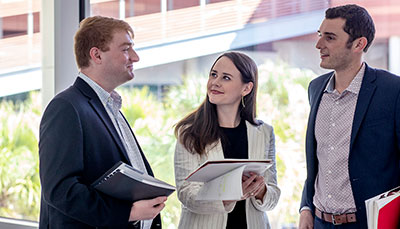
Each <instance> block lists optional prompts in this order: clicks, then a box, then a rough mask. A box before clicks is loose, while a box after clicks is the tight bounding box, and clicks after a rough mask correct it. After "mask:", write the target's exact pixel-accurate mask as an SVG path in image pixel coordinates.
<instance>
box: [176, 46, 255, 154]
mask: <svg viewBox="0 0 400 229" xmlns="http://www.w3.org/2000/svg"><path fill="white" fill-rule="evenodd" d="M223 56H225V57H227V58H229V59H230V60H231V61H232V62H233V64H234V65H235V67H236V68H237V69H238V70H239V72H240V75H241V79H242V82H243V83H249V82H252V83H253V89H252V91H251V92H250V93H249V94H248V95H246V96H245V97H244V104H245V106H244V107H243V106H242V104H241V103H240V105H239V112H240V117H241V118H242V119H244V120H247V121H248V122H250V123H251V124H253V125H257V123H256V120H255V117H256V96H257V82H258V69H257V65H256V63H255V62H254V61H253V60H252V59H251V58H250V57H249V56H247V55H246V54H244V53H241V52H233V51H232V52H226V53H223V54H222V55H220V56H219V57H218V58H217V59H216V60H215V62H214V64H213V65H212V66H211V70H212V69H213V67H214V65H215V63H216V62H217V61H218V60H219V59H220V58H221V57H223ZM211 70H210V72H211ZM175 136H176V137H177V139H178V141H180V143H181V144H183V146H184V147H185V148H186V149H187V150H188V151H189V152H191V153H198V154H200V155H202V154H204V153H206V152H205V148H206V146H207V145H211V144H212V143H214V142H216V141H217V140H219V139H220V138H221V136H222V133H221V130H220V129H219V123H218V116H217V108H216V105H215V104H212V103H210V101H209V99H208V95H207V96H206V98H205V100H204V101H203V102H202V104H201V105H200V106H199V107H198V108H197V109H196V110H194V111H193V112H191V113H190V114H188V115H187V116H186V117H185V118H183V119H182V120H181V121H179V122H178V123H177V124H176V127H175Z"/></svg>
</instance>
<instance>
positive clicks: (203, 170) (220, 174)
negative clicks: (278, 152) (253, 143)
mask: <svg viewBox="0 0 400 229" xmlns="http://www.w3.org/2000/svg"><path fill="white" fill-rule="evenodd" d="M271 165H272V161H271V160H251V159H247V160H246V159H241V160H236V159H224V160H218V161H206V162H205V163H203V164H202V165H200V166H199V167H198V168H197V169H196V170H195V171H193V172H192V173H191V174H189V175H188V176H187V177H186V179H185V180H187V181H197V182H203V183H204V184H203V186H202V188H201V189H200V190H199V193H198V194H197V196H196V199H197V200H240V199H241V198H242V197H243V190H242V176H243V175H245V176H250V175H249V174H250V172H252V173H255V174H258V175H263V173H264V172H265V171H266V170H267V169H268V168H269V167H270V166H271Z"/></svg>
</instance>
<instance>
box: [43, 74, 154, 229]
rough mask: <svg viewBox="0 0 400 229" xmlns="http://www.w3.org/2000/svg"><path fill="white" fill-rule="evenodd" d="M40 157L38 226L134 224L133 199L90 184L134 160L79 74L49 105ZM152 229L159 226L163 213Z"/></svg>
mask: <svg viewBox="0 0 400 229" xmlns="http://www.w3.org/2000/svg"><path fill="white" fill-rule="evenodd" d="M139 149H140V146H139ZM140 153H141V154H142V157H143V160H144V163H145V165H146V168H147V171H148V172H149V173H150V174H151V175H153V174H152V171H151V168H150V165H149V163H148V162H147V160H146V158H145V156H144V155H143V152H142V150H141V149H140ZM39 158H40V170H39V172H40V181H41V185H42V195H41V207H40V224H39V225H40V228H52V229H54V228H74V229H76V228H133V226H132V225H131V224H128V219H129V213H130V209H131V206H132V203H130V202H126V201H121V200H118V199H115V198H112V197H109V196H107V195H105V194H102V193H100V192H98V191H96V190H94V189H93V188H91V186H90V184H91V183H92V182H94V181H95V180H96V179H97V178H98V177H100V176H101V175H102V174H103V173H105V172H106V171H107V170H108V169H110V168H111V167H112V166H113V165H114V164H115V163H117V162H118V161H123V162H125V163H127V164H130V162H129V159H128V156H127V153H126V151H125V148H124V147H123V144H122V142H121V139H120V138H119V135H118V133H117V131H116V129H115V128H114V126H113V123H112V121H111V119H110V117H109V115H108V114H107V112H106V110H105V108H104V106H103V104H102V103H101V101H100V99H99V98H98V96H97V94H96V93H95V91H94V90H93V89H92V88H91V87H90V86H89V85H88V84H87V83H86V82H85V81H84V80H82V79H81V78H77V80H76V81H75V83H74V85H73V86H71V87H70V88H68V89H66V90H65V91H63V92H61V93H60V94H58V95H57V96H56V97H55V98H54V99H53V100H52V101H51V102H50V104H49V105H48V106H47V108H46V110H45V112H44V114H43V117H42V121H41V123H40V141H39ZM152 228H161V219H160V216H159V215H158V216H157V217H156V218H155V219H154V221H153V226H152Z"/></svg>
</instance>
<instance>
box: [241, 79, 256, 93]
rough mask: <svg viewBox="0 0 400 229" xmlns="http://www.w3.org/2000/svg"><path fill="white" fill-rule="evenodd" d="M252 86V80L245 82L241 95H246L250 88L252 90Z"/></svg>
mask: <svg viewBox="0 0 400 229" xmlns="http://www.w3.org/2000/svg"><path fill="white" fill-rule="evenodd" d="M253 86H254V84H253V82H249V83H246V84H245V85H244V89H243V92H242V96H246V95H248V94H250V92H251V90H253Z"/></svg>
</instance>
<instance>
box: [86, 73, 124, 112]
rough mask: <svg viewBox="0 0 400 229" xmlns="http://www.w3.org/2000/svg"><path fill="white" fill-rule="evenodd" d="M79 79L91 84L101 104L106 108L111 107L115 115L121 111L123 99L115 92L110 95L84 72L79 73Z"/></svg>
mask: <svg viewBox="0 0 400 229" xmlns="http://www.w3.org/2000/svg"><path fill="white" fill-rule="evenodd" d="M79 77H80V78H81V79H83V80H84V81H85V82H86V83H87V84H89V86H90V87H91V88H92V89H93V90H94V91H95V92H96V94H97V96H99V99H100V101H101V103H103V105H104V106H105V107H106V106H108V105H110V106H111V108H112V110H113V112H114V113H115V111H118V110H120V109H121V106H122V98H121V96H120V95H119V94H118V93H117V92H116V91H115V90H113V91H111V93H108V92H107V91H106V90H104V89H103V88H102V87H101V86H100V85H99V84H97V83H96V82H95V81H94V80H92V79H91V78H89V77H88V76H87V75H85V74H84V73H82V72H79Z"/></svg>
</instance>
